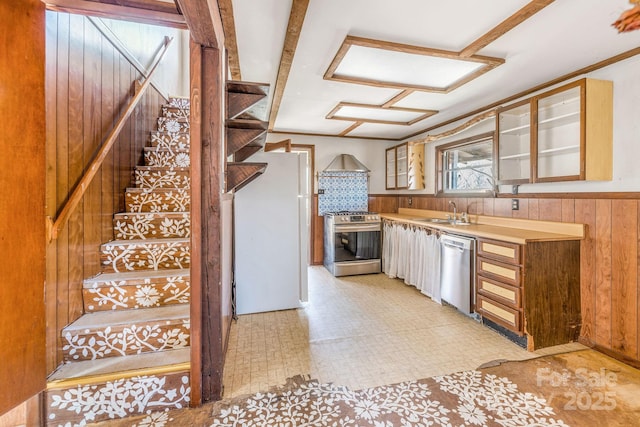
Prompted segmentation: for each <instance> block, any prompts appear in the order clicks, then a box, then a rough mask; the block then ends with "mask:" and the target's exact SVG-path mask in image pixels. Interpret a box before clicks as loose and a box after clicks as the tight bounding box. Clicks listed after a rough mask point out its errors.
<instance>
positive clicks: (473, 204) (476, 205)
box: [467, 197, 484, 215]
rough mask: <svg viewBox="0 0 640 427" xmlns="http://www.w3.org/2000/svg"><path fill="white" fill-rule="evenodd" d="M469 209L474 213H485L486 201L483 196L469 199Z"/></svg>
mask: <svg viewBox="0 0 640 427" xmlns="http://www.w3.org/2000/svg"><path fill="white" fill-rule="evenodd" d="M467 209H469V213H470V214H472V215H484V201H483V199H481V198H478V197H475V198H471V199H469V202H468V203H467Z"/></svg>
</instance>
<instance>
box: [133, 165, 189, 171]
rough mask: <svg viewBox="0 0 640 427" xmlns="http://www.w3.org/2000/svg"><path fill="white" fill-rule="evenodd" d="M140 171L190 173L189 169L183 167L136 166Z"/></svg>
mask: <svg viewBox="0 0 640 427" xmlns="http://www.w3.org/2000/svg"><path fill="white" fill-rule="evenodd" d="M135 168H136V170H139V171H168V172H189V168H187V167H183V166H153V165H151V166H148V165H145V166H136V167H135Z"/></svg>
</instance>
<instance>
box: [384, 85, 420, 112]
mask: <svg viewBox="0 0 640 427" xmlns="http://www.w3.org/2000/svg"><path fill="white" fill-rule="evenodd" d="M413 92H415V90H413V89H405V90H403V91H402V92H400V93H398V94H397V95H396V96H394V97H393V98H391V99H390V100H388V101H387V102H385V103H384V104H382V105H381V107H383V108H388V107H391V106H392V105H394V104H395V103H397V102H400V101H401V100H403V99H405V98H406V97H407V96H409V95H411V94H412V93H413Z"/></svg>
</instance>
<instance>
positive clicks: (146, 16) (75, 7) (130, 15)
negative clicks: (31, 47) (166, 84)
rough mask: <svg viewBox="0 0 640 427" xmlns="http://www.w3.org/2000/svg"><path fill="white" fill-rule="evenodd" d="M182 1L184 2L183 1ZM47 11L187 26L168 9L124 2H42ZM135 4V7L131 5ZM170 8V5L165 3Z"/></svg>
mask: <svg viewBox="0 0 640 427" xmlns="http://www.w3.org/2000/svg"><path fill="white" fill-rule="evenodd" d="M183 1H184V0H183ZM44 3H45V5H46V7H47V9H48V10H52V11H55V12H65V13H74V14H78V15H87V16H97V17H100V18H109V19H124V20H127V21H134V22H139V23H143V24H152V25H163V26H167V27H173V28H181V29H187V24H186V22H185V19H184V17H183V16H182V15H180V14H179V13H178V10H177V9H176V10H175V12H173V13H170V12H168V11H167V10H169V9H165V8H162V9H159V8H156V9H150V8H142V7H140V6H142V2H133V1H129V2H126V3H127V4H126V5H122V6H121V5H117V4H111V3H101V2H96V1H83V0H44ZM133 4H135V5H136V7H132V6H131V5H133ZM167 6H170V3H167Z"/></svg>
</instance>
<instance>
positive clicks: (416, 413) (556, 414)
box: [100, 350, 640, 427]
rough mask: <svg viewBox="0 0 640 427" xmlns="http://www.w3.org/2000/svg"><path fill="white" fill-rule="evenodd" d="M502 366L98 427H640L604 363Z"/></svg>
mask: <svg viewBox="0 0 640 427" xmlns="http://www.w3.org/2000/svg"><path fill="white" fill-rule="evenodd" d="M494 365H495V366H487V367H484V368H479V369H477V370H474V371H466V372H459V373H454V374H451V375H444V376H438V377H432V378H427V379H422V380H416V381H409V382H403V383H399V384H393V385H386V386H380V387H373V388H369V389H364V390H359V391H352V390H349V389H348V388H346V387H341V386H336V385H332V384H320V383H318V382H316V381H314V380H309V379H305V378H303V377H302V376H298V377H296V378H293V379H290V381H289V383H288V384H286V385H285V386H283V387H280V388H275V389H272V390H271V391H269V392H265V393H257V394H254V395H251V396H248V397H247V396H245V397H239V398H235V399H232V400H223V401H221V402H216V403H214V404H206V405H203V406H202V407H200V408H197V409H187V410H179V411H165V412H154V413H149V414H147V415H146V416H144V417H138V418H137V419H129V420H128V421H127V423H126V424H123V421H120V422H109V423H103V424H100V425H109V426H113V425H118V426H124V425H127V426H130V425H134V426H138V427H143V426H145V427H150V426H154V427H164V426H225V427H226V426H374V427H392V426H394V427H395V426H412V427H421V426H594V425H602V426H635V425H640V371H638V370H636V369H634V368H632V367H630V366H627V365H624V364H622V363H620V362H618V361H616V360H613V359H610V358H608V357H607V356H604V355H603V354H601V353H597V352H595V351H593V350H584V351H577V352H572V353H565V354H560V355H554V356H545V357H540V358H537V359H532V360H528V361H521V362H504V363H496V364H494Z"/></svg>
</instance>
